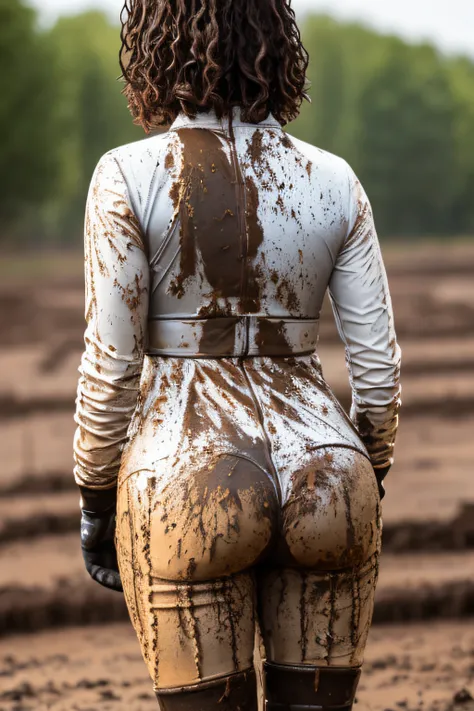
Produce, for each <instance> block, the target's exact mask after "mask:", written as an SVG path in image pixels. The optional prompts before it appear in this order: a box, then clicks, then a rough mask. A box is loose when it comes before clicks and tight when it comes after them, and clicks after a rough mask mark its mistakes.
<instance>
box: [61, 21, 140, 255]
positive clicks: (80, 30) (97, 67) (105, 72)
mask: <svg viewBox="0 0 474 711" xmlns="http://www.w3.org/2000/svg"><path fill="white" fill-rule="evenodd" d="M49 36H50V41H51V45H52V47H54V50H55V53H56V72H55V73H56V81H57V85H58V89H59V100H58V106H57V111H58V120H59V122H60V125H61V130H60V131H59V134H58V136H57V142H58V144H59V147H60V154H61V190H60V192H59V193H58V194H57V195H56V196H55V197H54V199H53V200H51V201H50V203H49V205H48V214H49V217H50V224H51V230H52V231H53V232H54V233H55V234H56V238H57V239H58V240H60V241H63V242H65V243H71V242H73V243H76V244H77V243H79V242H80V240H81V239H82V237H81V233H82V222H83V214H84V205H85V200H86V196H87V190H88V186H89V183H90V180H91V177H92V172H93V170H94V167H95V165H96V164H97V161H98V160H99V158H100V156H101V155H102V154H103V153H105V152H106V151H108V150H110V149H111V148H114V147H116V146H118V145H120V144H123V143H127V142H129V141H133V140H135V139H138V138H141V137H143V132H141V131H140V129H138V128H137V127H135V126H134V125H133V122H132V119H131V116H130V114H129V112H128V109H127V105H126V100H125V98H124V97H123V96H122V94H121V88H122V87H121V84H120V82H119V81H118V80H117V79H118V75H119V63H118V50H119V31H118V28H117V27H115V26H114V25H111V24H110V22H109V21H108V20H107V18H106V16H105V15H104V14H102V13H100V12H86V13H83V14H80V15H77V16H73V17H63V18H60V19H59V20H58V22H57V23H56V25H55V26H54V27H53V28H52V30H51V31H50V35H49Z"/></svg>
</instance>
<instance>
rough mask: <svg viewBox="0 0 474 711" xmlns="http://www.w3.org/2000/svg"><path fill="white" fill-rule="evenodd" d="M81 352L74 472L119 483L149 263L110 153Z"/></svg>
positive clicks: (88, 259)
mask: <svg viewBox="0 0 474 711" xmlns="http://www.w3.org/2000/svg"><path fill="white" fill-rule="evenodd" d="M85 278H86V321H87V329H86V332H85V338H84V340H85V352H84V355H83V357H82V361H81V366H80V368H79V372H80V374H81V377H80V379H79V385H78V392H77V400H76V406H77V408H76V417H75V420H76V423H77V425H78V427H77V431H76V435H75V438H74V458H75V464H76V466H75V469H74V475H75V479H76V482H77V484H78V485H79V486H81V487H86V488H87V489H95V490H105V489H111V488H114V487H115V486H116V483H117V475H118V470H119V468H120V460H121V454H122V449H123V445H124V443H125V442H126V438H127V430H128V427H129V424H130V420H131V417H132V415H133V412H134V409H135V407H136V402H137V396H138V389H139V382H140V375H141V370H142V365H143V357H144V349H145V339H146V322H147V315H148V290H149V267H148V259H147V255H146V249H145V244H144V240H143V237H142V233H141V229H140V225H139V223H138V220H137V218H136V216H135V214H134V211H133V208H132V204H131V201H130V197H129V191H128V189H127V184H126V181H125V178H124V176H123V174H122V171H121V169H120V166H119V163H118V161H117V159H116V158H115V157H114V154H113V153H109V154H107V155H105V156H104V157H103V158H102V159H101V161H100V162H99V165H98V166H97V168H96V171H95V173H94V176H93V178H92V183H91V187H90V191H89V196H88V200H87V208H86V222H85Z"/></svg>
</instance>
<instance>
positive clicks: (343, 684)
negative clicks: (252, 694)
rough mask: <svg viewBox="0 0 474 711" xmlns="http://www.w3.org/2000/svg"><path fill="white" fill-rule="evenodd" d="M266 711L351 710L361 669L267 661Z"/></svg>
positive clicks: (265, 667) (265, 668) (265, 666)
mask: <svg viewBox="0 0 474 711" xmlns="http://www.w3.org/2000/svg"><path fill="white" fill-rule="evenodd" d="M264 670H265V697H266V706H265V709H266V711H326V710H327V711H330V709H335V710H336V709H337V711H350V709H352V705H353V703H354V698H355V693H356V690H357V685H358V683H359V678H360V669H352V668H349V667H308V666H299V665H298V666H297V665H286V664H284V665H283V664H272V663H266V664H265V665H264Z"/></svg>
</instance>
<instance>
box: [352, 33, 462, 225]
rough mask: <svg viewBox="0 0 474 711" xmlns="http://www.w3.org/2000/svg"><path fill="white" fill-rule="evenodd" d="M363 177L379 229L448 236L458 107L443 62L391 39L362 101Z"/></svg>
mask: <svg viewBox="0 0 474 711" xmlns="http://www.w3.org/2000/svg"><path fill="white" fill-rule="evenodd" d="M359 111H360V146H361V152H360V156H361V160H360V166H359V174H360V177H361V179H362V181H363V182H364V183H365V185H366V188H367V191H368V193H369V195H370V196H371V200H372V203H373V206H374V208H375V213H376V215H377V218H378V223H379V226H380V228H381V231H382V232H384V233H389V234H392V235H393V234H395V235H397V234H403V235H410V236H417V235H421V234H426V233H428V234H430V233H432V234H440V233H441V234H442V233H445V232H446V230H449V227H450V225H449V216H450V211H451V205H452V201H453V197H454V183H453V177H454V175H455V170H456V166H455V138H454V118H455V106H454V100H453V94H452V91H451V86H450V82H449V77H448V74H447V71H446V68H445V66H444V63H443V59H442V58H441V57H440V56H439V55H438V54H437V53H436V51H435V50H434V49H433V48H432V47H430V46H428V45H424V46H417V47H413V46H409V45H407V44H405V43H404V42H402V41H400V40H395V39H392V40H391V41H390V45H389V46H388V47H387V51H386V53H385V55H384V59H383V62H382V63H381V65H380V67H379V69H378V72H377V73H376V74H375V75H374V76H373V77H372V78H371V79H370V80H369V82H368V83H367V86H366V87H365V89H364V91H363V92H362V94H361V97H360V109H359Z"/></svg>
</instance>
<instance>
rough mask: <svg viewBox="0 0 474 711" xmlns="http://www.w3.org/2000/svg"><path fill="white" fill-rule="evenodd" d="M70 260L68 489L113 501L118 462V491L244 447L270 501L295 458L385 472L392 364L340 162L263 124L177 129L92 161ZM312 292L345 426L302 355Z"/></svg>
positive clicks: (373, 257)
mask: <svg viewBox="0 0 474 711" xmlns="http://www.w3.org/2000/svg"><path fill="white" fill-rule="evenodd" d="M85 246H86V319H87V330H86V334H85V343H86V350H85V353H84V356H83V358H82V365H81V369H80V372H81V378H80V380H79V388H78V398H77V413H76V422H77V424H78V429H77V432H76V437H75V443H74V448H75V461H76V468H75V476H76V481H77V482H78V483H79V484H81V485H83V486H88V487H91V488H108V487H111V486H113V485H115V483H116V481H117V476H118V473H119V469H120V465H121V462H122V469H123V470H126V474H125V475H129V474H130V473H133V471H135V470H136V469H137V468H138V469H140V468H145V469H149V470H150V471H154V470H156V466H157V462H161V463H163V462H164V461H166V462H167V465H166V467H164V468H163V466H162V465H160V471H165V470H166V472H167V473H166V474H163V475H162V476H163V477H171V476H173V468H176V467H177V466H179V461H181V460H182V461H184V459H186V457H187V458H188V459H186V461H188V460H189V457H190V456H191V453H190V452H191V450H192V449H193V447H194V449H196V448H200V449H201V450H202V448H203V447H204V448H206V447H207V448H208V449H209V447H210V446H211V448H213V449H214V450H215V451H217V450H219V451H224V450H225V451H227V450H228V449H229V448H231V449H234V451H237V450H238V449H239V448H241V449H242V447H243V450H245V452H246V453H247V454H246V455H245V456H249V457H250V456H252V457H253V458H254V459H255V458H257V459H258V457H259V455H258V454H256V452H257V450H258V443H259V442H260V439H259V438H261V441H262V442H265V444H262V447H263V448H265V447H266V448H267V450H268V451H267V452H266V454H265V456H266V457H267V458H268V456H270V457H272V458H273V464H274V466H275V468H276V470H277V471H278V472H279V473H280V486H281V487H282V488H283V489H284V488H285V476H290V472H291V469H292V468H293V467H294V466H295V461H296V459H297V460H298V462H299V461H300V460H301V459H302V458H303V459H304V452H303V450H304V448H305V447H306V448H307V447H308V446H310V447H312V448H313V449H314V448H318V447H325V446H328V445H331V446H332V445H336V446H337V445H339V446H343V447H350V448H353V449H357V450H358V451H361V452H363V453H364V454H366V455H368V456H370V458H371V460H372V463H373V464H374V466H375V467H376V468H384V467H386V466H388V465H389V464H391V463H392V460H393V445H394V441H395V434H396V429H397V423H398V415H397V413H398V408H399V404H400V386H399V370H400V349H399V347H398V345H397V341H396V336H395V330H394V323H393V314H392V307H391V301H390V295H389V289H388V284H387V278H386V274H385V269H384V266H383V262H382V257H381V252H380V248H379V243H378V240H377V235H376V232H375V228H374V223H373V218H372V212H371V208H370V204H369V201H368V199H367V196H366V194H365V192H364V190H363V188H362V187H361V185H360V183H359V181H358V180H357V178H356V176H355V175H354V173H353V171H352V170H351V169H350V167H349V166H348V165H347V163H345V161H343V160H342V159H340V158H337V157H335V156H333V155H331V154H329V153H326V152H324V151H322V150H320V149H318V148H315V147H313V146H311V145H309V144H306V143H303V142H302V141H299V140H297V139H295V138H293V137H291V136H290V135H288V134H287V133H285V132H284V131H283V130H282V128H281V127H280V125H279V124H278V122H277V121H276V120H275V119H274V118H272V117H271V116H270V117H269V118H268V119H267V120H266V121H265V122H263V123H261V124H258V125H254V124H248V123H244V122H242V121H241V120H240V114H239V111H238V110H236V111H235V112H234V117H233V120H232V121H229V120H228V119H224V120H222V121H221V120H219V119H217V117H216V116H215V115H214V114H212V113H208V114H200V115H198V117H197V118H196V119H194V120H193V119H190V118H187V117H186V116H184V115H180V116H179V117H178V119H177V120H176V121H175V123H174V124H173V125H172V126H171V128H170V130H169V131H168V132H167V133H165V134H162V135H157V136H153V137H151V138H148V139H145V140H143V141H140V142H137V143H133V144H130V145H127V146H123V147H121V148H118V149H116V150H114V151H111V152H110V153H108V154H107V155H105V156H104V157H103V158H102V159H101V161H100V163H99V165H98V167H97V169H96V172H95V174H94V177H93V179H92V185H91V189H90V193H89V199H88V204H87V216H86V236H85ZM327 289H329V293H330V297H331V300H332V304H333V307H334V313H335V316H336V320H337V324H338V328H339V331H340V334H341V337H342V339H343V341H344V343H345V346H346V351H347V363H348V367H349V371H350V379H351V385H352V390H353V407H352V413H351V417H352V420H353V423H354V425H355V427H353V426H352V425H351V423H349V421H348V420H347V418H346V417H345V415H344V414H343V413H342V411H341V408H340V406H339V405H338V403H337V402H336V401H335V399H334V396H333V395H332V393H331V392H330V391H329V390H328V388H327V385H326V384H325V382H324V380H323V378H322V374H321V372H320V366H319V362H318V359H317V355H316V348H317V342H318V325H319V316H320V311H321V307H322V303H323V298H324V295H325V293H326V291H327ZM173 368H174V369H175V371H176V370H177V371H179V373H180V375H179V378H178V380H180V382H175V381H176V378H175V379H174V380H175V381H173V377H172V370H173ZM203 369H204V370H206V373H207V375H206V376H203V372H204V370H203ZM301 369H303V370H304V375H301ZM244 371H245V378H244V379H243V380H242V372H244ZM257 371H258V377H257V374H256V373H257ZM275 372H277V373H279V378H276V377H275ZM249 373H254V374H255V377H253V376H250V378H249ZM298 373H300V374H299V375H298ZM270 374H273V376H272V377H270ZM170 378H171V381H170ZM203 378H204V380H205V383H203ZM199 379H201V380H199ZM140 380H141V383H140ZM257 380H258V381H259V382H257ZM277 381H278V382H277ZM199 382H201V385H200V386H199V387H198V384H199ZM259 383H260V384H259ZM235 388H237V389H239V388H240V392H241V395H242V398H243V396H244V395H246V396H248V397H249V398H250V401H251V403H253V405H252V407H253V406H254V407H253V409H254V412H253V414H252V412H250V414H249V413H248V412H247V410H248V409H249V406H248V405H247V404H246V402H244V400H243V399H242V398H240V399H239V398H238V397H235V398H234V395H235V392H234V391H235ZM190 389H193V392H195V393H198V395H197V396H196V397H197V400H196V397H194V396H193V398H191V399H192V402H191V400H190ZM213 390H214V392H213ZM226 390H227V392H226ZM218 391H219V392H218ZM223 393H224V394H223ZM232 393H234V395H233V394H232ZM275 394H277V395H278V397H279V398H280V399H282V401H283V400H284V402H285V407H282V408H280V409H281V410H282V412H281V413H278V412H277V411H278V410H279V408H278V407H277V406H276V405H275ZM226 398H227V399H226ZM229 398H230V400H233V399H234V400H235V401H233V402H232V407H234V410H233V411H232V412H233V414H232V417H230V415H229V413H230V412H231V410H230V409H229V408H230V405H229ZM272 398H273V399H272ZM157 400H159V402H157ZM186 402H187V403H188V404H187V405H186ZM160 403H161V404H160ZM183 403H184V404H183ZM219 403H220V404H219ZM239 403H240V404H239ZM252 407H251V408H250V409H252ZM160 408H161V409H160ZM190 408H192V410H193V412H194V413H195V412H201V413H203V414H202V417H201V419H199V420H196V418H194V420H193V418H192V417H191V416H190ZM219 408H221V415H219ZM235 408H237V410H236V409H235ZM239 408H240V410H239ZM285 408H286V410H285ZM214 410H215V413H214ZM152 411H153V412H154V413H155V415H156V412H157V411H160V412H159V415H160V416H159V417H158V418H157V419H158V420H159V422H158V423H157V422H155V420H154V418H155V415H153V414H152ZM213 413H214V414H213ZM132 416H133V423H132V426H131V427H130V423H131V420H132ZM190 417H191V419H190ZM223 417H224V419H226V418H227V417H229V419H230V424H229V423H228V424H227V425H226V426H224V424H223V420H222V418H223ZM155 419H156V418H155ZM192 421H193V422H194V425H191V427H190V425H189V423H190V422H192ZM232 422H233V423H234V424H231V423H232ZM193 428H194V430H193ZM190 429H191V430H193V431H192V432H190ZM230 430H232V433H231V434H229V432H230ZM357 430H358V431H357ZM359 435H360V436H359ZM361 438H362V441H361ZM244 440H245V442H244ZM297 441H299V444H298V443H297ZM308 442H309V445H308ZM125 445H127V449H126V452H125V453H127V457H126V458H125V457H123V459H122V455H123V454H124V446H125ZM246 447H247V449H246ZM249 447H250V448H251V450H252V453H251V454H249V453H248V448H249ZM295 447H296V449H295ZM219 448H220V449H219ZM226 448H227V449H226ZM185 450H186V454H185ZM243 450H242V451H243ZM206 451H207V450H206ZM262 456H263V455H262ZM180 458H181V459H180ZM125 459H126V464H125V463H124V461H125ZM285 471H287V474H286V475H285V474H284V472H285ZM281 472H283V474H282V473H281Z"/></svg>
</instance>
